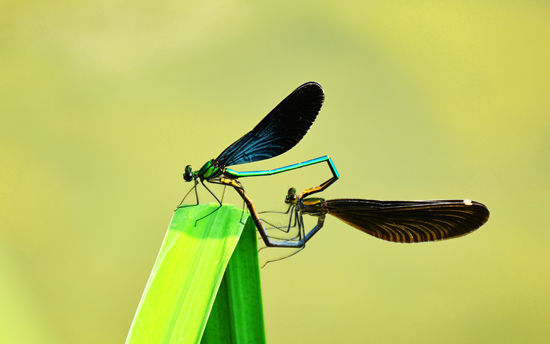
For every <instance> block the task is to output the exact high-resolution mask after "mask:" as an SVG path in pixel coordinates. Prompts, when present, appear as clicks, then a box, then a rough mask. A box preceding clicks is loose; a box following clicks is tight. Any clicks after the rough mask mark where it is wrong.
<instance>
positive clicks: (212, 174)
mask: <svg viewBox="0 0 550 344" xmlns="http://www.w3.org/2000/svg"><path fill="white" fill-rule="evenodd" d="M222 174H223V170H222V169H221V168H219V167H218V162H217V161H216V159H212V160H210V161H208V162H207V163H206V164H204V165H203V166H202V167H201V169H200V170H199V171H198V172H193V176H194V177H197V176H198V177H199V178H201V179H206V180H209V179H212V178H217V177H219V176H221V175H222Z"/></svg>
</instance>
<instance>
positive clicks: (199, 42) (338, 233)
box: [0, 0, 550, 343]
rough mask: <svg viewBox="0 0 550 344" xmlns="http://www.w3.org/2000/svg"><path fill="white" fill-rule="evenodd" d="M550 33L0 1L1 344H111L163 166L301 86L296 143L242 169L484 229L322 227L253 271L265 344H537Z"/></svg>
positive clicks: (386, 12)
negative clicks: (398, 236)
mask: <svg viewBox="0 0 550 344" xmlns="http://www.w3.org/2000/svg"><path fill="white" fill-rule="evenodd" d="M548 18H550V6H549V5H548V4H547V3H546V2H544V1H454V2H439V1H412V2H411V1H403V2H392V3H389V2H385V1H377V2H366V1H365V2H359V1H358V2H346V1H333V2H322V1H321V2H320V1H307V2H297V1H275V2H270V3H264V2H247V1H208V2H196V1H187V2H184V1H166V2H151V1H123V0H120V1H104V0H102V1H79V2H71V1H47V2H37V1H34V2H31V1H15V0H3V1H2V2H1V4H0V116H1V117H0V118H1V121H0V159H1V160H0V271H1V279H0V323H1V324H2V326H1V327H2V329H1V330H0V342H2V343H120V342H121V341H123V340H124V338H125V335H126V333H127V330H128V327H129V325H130V322H131V320H132V316H133V313H134V311H135V309H136V306H137V303H138V301H139V297H140V295H141V292H142V290H143V287H144V286H145V282H146V279H147V276H148V273H149V271H150V269H151V267H152V265H153V261H154V259H155V256H156V253H157V250H158V248H159V247H160V243H161V241H162V238H163V235H164V232H165V229H166V226H167V224H168V222H169V220H170V216H171V214H172V210H173V209H174V207H175V205H176V204H177V203H178V202H179V200H180V198H181V196H182V195H183V193H184V192H185V191H186V190H187V188H188V186H189V185H187V184H184V182H183V180H182V178H181V173H182V172H183V168H184V166H185V165H186V164H188V163H191V164H193V166H194V167H196V168H198V167H200V165H201V164H202V163H203V162H205V161H206V160H208V159H210V158H213V157H215V156H217V154H219V152H221V150H222V149H223V148H225V147H226V146H227V145H229V144H230V143H231V142H233V140H235V139H236V138H238V137H239V136H240V135H241V134H244V133H245V132H246V131H247V130H249V129H251V128H252V127H253V126H254V125H255V124H256V123H257V122H258V121H259V120H260V119H261V118H262V117H263V116H264V115H265V114H266V113H267V112H268V111H269V110H270V109H271V108H272V107H273V106H274V105H275V104H276V103H277V102H279V101H280V100H281V99H282V98H283V97H285V96H286V95H287V94H288V93H290V92H291V91H292V90H293V89H294V88H295V87H297V86H298V85H299V84H301V83H302V82H305V81H308V80H316V81H318V82H320V83H322V84H323V86H324V88H325V92H326V102H325V106H324V107H323V110H322V111H321V114H320V115H319V117H318V119H317V121H316V122H315V124H314V125H313V127H312V128H311V130H310V132H309V133H308V134H307V136H306V137H305V139H304V140H303V141H302V142H301V143H300V144H299V145H298V146H297V147H295V148H294V149H293V150H292V151H291V152H289V153H287V154H285V155H283V156H281V157H278V158H275V159H272V160H269V161H267V162H264V163H260V164H256V165H250V166H244V167H242V168H241V170H242V169H254V168H259V167H261V168H263V167H266V168H267V167H277V166H282V165H285V164H289V163H293V162H297V161H301V160H305V159H309V158H314V157H317V156H320V155H323V154H329V155H331V156H332V157H333V158H334V160H335V163H336V165H337V167H338V169H339V170H340V172H341V175H342V179H341V180H340V181H339V182H338V183H337V184H335V185H334V186H333V187H332V188H331V189H330V190H328V191H327V192H325V193H324V195H325V197H327V198H338V197H363V198H375V199H423V198H472V199H476V200H479V201H482V202H484V203H485V204H487V205H488V207H489V208H490V210H491V218H490V219H489V222H488V223H487V224H486V225H485V226H483V227H482V228H481V229H480V230H479V231H477V232H475V233H473V234H471V235H469V236H466V237H463V238H460V239H456V240H450V241H446V242H440V243H432V244H419V245H400V244H392V243H387V242H384V241H381V240H377V239H374V238H372V237H369V236H367V235H365V234H364V233H361V232H359V231H356V230H354V229H352V228H351V227H348V226H346V225H344V224H343V223H341V222H339V221H338V220H337V219H335V218H329V219H328V220H327V224H326V228H324V229H323V231H322V232H320V234H319V235H318V236H317V237H315V238H314V240H312V241H311V242H310V244H309V245H308V247H307V249H306V250H305V251H303V252H301V253H300V254H299V255H297V256H295V257H293V258H291V259H287V260H285V261H282V262H279V263H275V264H271V265H269V266H268V267H267V268H266V269H264V270H262V283H263V297H264V307H265V321H266V329H267V337H268V342H269V343H367V342H368V343H399V342H407V343H519V342H521V343H543V342H546V340H548V324H549V323H550V297H549V296H548V292H549V290H550V276H549V267H550V225H549V221H548V213H549V211H550V207H549V205H550V202H549V201H548V198H549V196H550V159H549V158H550V100H549V99H550V96H549V90H550V89H549V88H550V87H549V84H550V71H549V61H550V48H549V46H550V45H549V42H550V20H549V19H548ZM304 173H309V172H304ZM312 173H313V172H312ZM311 178H312V180H313V178H315V181H317V180H318V179H319V176H317V175H315V176H311ZM246 182H248V181H243V183H246ZM260 182H262V183H263V185H264V188H263V189H262V196H261V198H262V199H263V198H266V199H267V197H268V196H269V197H270V199H274V200H275V201H276V202H274V203H277V202H279V203H280V201H281V200H282V196H283V195H284V193H285V189H281V188H275V187H274V186H273V185H272V184H271V183H270V182H269V180H266V179H262V180H261V181H260ZM304 186H308V185H304ZM203 199H204V200H205V202H207V201H210V199H208V198H207V197H206V198H203ZM277 204H278V203H277Z"/></svg>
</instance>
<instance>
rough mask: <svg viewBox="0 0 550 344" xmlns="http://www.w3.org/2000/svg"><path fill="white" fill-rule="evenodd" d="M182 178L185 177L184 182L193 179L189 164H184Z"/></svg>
mask: <svg viewBox="0 0 550 344" xmlns="http://www.w3.org/2000/svg"><path fill="white" fill-rule="evenodd" d="M183 179H185V181H186V182H190V181H192V180H193V170H192V169H191V165H187V166H185V172H184V173H183Z"/></svg>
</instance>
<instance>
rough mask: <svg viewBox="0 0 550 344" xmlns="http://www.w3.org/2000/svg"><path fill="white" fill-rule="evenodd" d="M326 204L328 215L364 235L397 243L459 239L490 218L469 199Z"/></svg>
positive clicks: (478, 205)
mask: <svg viewBox="0 0 550 344" xmlns="http://www.w3.org/2000/svg"><path fill="white" fill-rule="evenodd" d="M326 202H327V206H328V211H329V214H331V215H334V216H336V217H337V218H339V219H341V220H342V221H344V222H346V223H347V224H349V225H351V226H353V227H355V228H357V229H359V230H361V231H363V232H365V233H368V234H370V235H374V236H375V237H377V238H380V239H384V240H388V241H394V242H422V241H434V240H441V239H448V238H454V237H458V236H461V235H465V234H468V233H470V232H471V231H473V230H475V229H477V228H479V227H480V226H481V225H482V224H484V223H485V222H486V221H487V219H488V218H489V209H487V207H485V206H484V205H483V204H481V203H479V202H476V201H470V200H434V201H374V200H366V199H335V200H327V201H326Z"/></svg>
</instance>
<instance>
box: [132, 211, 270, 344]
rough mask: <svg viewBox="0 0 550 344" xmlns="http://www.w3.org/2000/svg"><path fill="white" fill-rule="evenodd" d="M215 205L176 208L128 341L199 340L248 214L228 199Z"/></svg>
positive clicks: (164, 341)
mask: <svg viewBox="0 0 550 344" xmlns="http://www.w3.org/2000/svg"><path fill="white" fill-rule="evenodd" d="M217 207H218V205H217V204H210V205H198V206H190V207H185V208H180V209H178V210H177V211H176V212H175V213H174V216H173V217H172V221H171V223H170V226H169V228H168V231H167V233H166V236H165V238H164V241H163V243H162V247H161V249H160V252H159V255H158V257H157V260H156V262H155V265H154V267H153V271H152V272H151V275H150V276H149V280H148V281H147V285H146V287H145V291H144V292H143V295H142V297H141V301H140V303H139V306H138V309H137V311H136V314H135V316H134V320H133V322H132V325H131V327H130V332H129V333H128V337H127V339H126V343H129V344H139V343H198V342H199V341H200V339H201V336H202V333H203V331H204V328H205V326H206V322H207V319H208V316H209V314H210V310H211V308H212V305H213V303H214V299H215V296H216V294H217V291H218V287H219V285H220V283H221V280H222V277H223V275H224V271H225V270H226V267H227V264H228V262H229V259H230V257H231V255H232V253H233V251H234V249H235V247H236V245H237V242H238V240H239V237H240V235H241V232H242V229H243V227H244V225H243V223H242V220H246V218H247V215H246V214H245V215H244V217H243V213H242V210H241V209H240V208H236V207H234V206H228V205H224V206H223V207H221V208H220V209H218V210H217V211H216V212H214V213H212V214H211V215H208V214H209V213H211V212H212V211H213V210H214V209H216V208H217ZM205 215H208V216H206V217H204V218H202V217H203V216H205ZM200 218H202V219H201V220H200V221H198V222H197V221H196V220H197V219H200ZM256 264H257V257H256ZM260 302H261V299H260Z"/></svg>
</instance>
